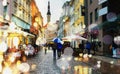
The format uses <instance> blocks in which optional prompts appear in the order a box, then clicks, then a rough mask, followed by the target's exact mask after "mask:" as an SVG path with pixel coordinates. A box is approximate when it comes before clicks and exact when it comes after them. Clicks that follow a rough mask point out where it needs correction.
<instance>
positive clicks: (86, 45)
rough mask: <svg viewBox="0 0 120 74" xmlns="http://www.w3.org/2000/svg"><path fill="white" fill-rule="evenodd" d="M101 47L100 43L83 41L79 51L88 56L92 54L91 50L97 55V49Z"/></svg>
mask: <svg viewBox="0 0 120 74" xmlns="http://www.w3.org/2000/svg"><path fill="white" fill-rule="evenodd" d="M98 46H99V47H100V46H101V45H100V43H99V42H96V41H94V42H89V41H86V42H84V41H82V42H81V43H80V44H79V49H81V51H82V53H86V52H87V53H88V54H91V50H93V51H94V53H93V54H95V52H96V51H97V49H98V48H97V47H98Z"/></svg>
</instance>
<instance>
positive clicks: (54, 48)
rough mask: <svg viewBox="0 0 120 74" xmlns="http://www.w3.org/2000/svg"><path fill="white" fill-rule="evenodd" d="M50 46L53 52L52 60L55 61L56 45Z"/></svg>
mask: <svg viewBox="0 0 120 74" xmlns="http://www.w3.org/2000/svg"><path fill="white" fill-rule="evenodd" d="M51 46H52V50H53V59H56V49H57V46H56V43H53V44H51Z"/></svg>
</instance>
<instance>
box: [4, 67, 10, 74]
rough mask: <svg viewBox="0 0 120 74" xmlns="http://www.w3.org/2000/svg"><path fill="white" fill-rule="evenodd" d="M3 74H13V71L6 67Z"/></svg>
mask: <svg viewBox="0 0 120 74" xmlns="http://www.w3.org/2000/svg"><path fill="white" fill-rule="evenodd" d="M2 74H12V70H11V69H10V68H9V67H5V68H4V69H3V73H2Z"/></svg>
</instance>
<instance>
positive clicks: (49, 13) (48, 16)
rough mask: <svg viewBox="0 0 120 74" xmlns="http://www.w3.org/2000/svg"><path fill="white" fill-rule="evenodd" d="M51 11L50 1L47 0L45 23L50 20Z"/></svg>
mask: <svg viewBox="0 0 120 74" xmlns="http://www.w3.org/2000/svg"><path fill="white" fill-rule="evenodd" d="M50 18H51V12H50V1H48V11H47V23H49V22H50Z"/></svg>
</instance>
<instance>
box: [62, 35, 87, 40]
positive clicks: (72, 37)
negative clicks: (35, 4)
mask: <svg viewBox="0 0 120 74" xmlns="http://www.w3.org/2000/svg"><path fill="white" fill-rule="evenodd" d="M62 39H63V40H64V39H70V40H77V39H79V40H85V41H86V40H87V39H86V38H84V37H81V36H79V35H70V36H66V37H63V38H62Z"/></svg>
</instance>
